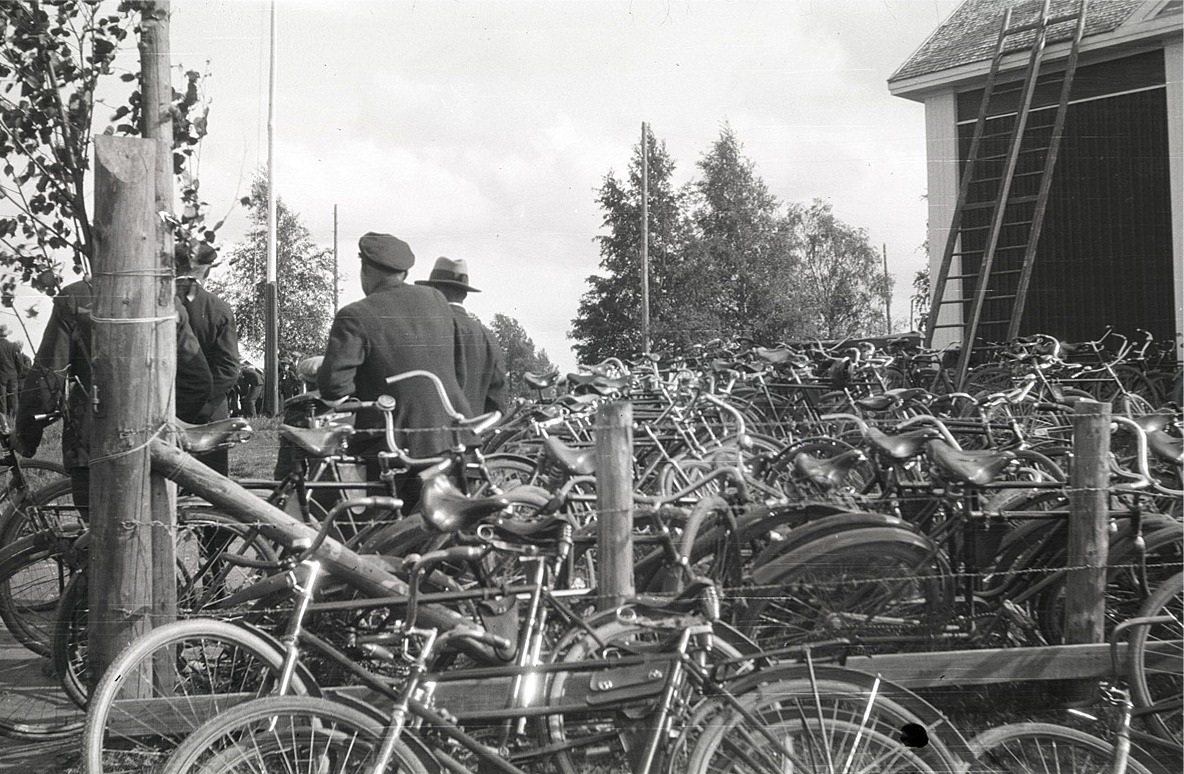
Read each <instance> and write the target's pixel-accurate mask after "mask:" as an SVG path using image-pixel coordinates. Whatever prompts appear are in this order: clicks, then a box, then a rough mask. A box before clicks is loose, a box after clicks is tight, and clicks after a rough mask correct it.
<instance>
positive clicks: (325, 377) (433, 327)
mask: <svg viewBox="0 0 1184 774" xmlns="http://www.w3.org/2000/svg"><path fill="white" fill-rule="evenodd" d="M358 254H359V257H360V258H361V279H362V292H364V293H365V294H366V297H365V298H363V299H362V300H361V301H355V302H354V303H352V304H348V305H346V306H344V307H342V308H341V310H340V311H339V312H337V316H336V317H334V318H333V325H332V327H331V328H330V329H329V343H328V345H327V346H326V348H325V359H324V360H323V361H322V362H321V367H320V369H318V371H317V386H318V388H319V389H320V393H321V399H322V400H323V401H325V402H327V403H329V404H330V405H332V403H333V402H335V401H340V400H342V399H344V398H347V397H349V396H351V395H352V396H354V397H356V398H358V399H359V400H374V399H375V398H377V397H378V396H379V395H383V394H388V395H391V396H393V397H394V398H395V401H396V402H397V408H396V409H395V415H394V420H395V427H396V428H397V429H398V431H400V432H396V439H397V442H398V443H399V444H400V446H402V447H403V448H404V449H406V450H407V451H408V453H409V454H410V455H411V456H412V457H430V456H433V455H436V454H439V453H440V452H442V451H444V450H446V449H448V448H449V447H451V446H452V444H453V443H454V442H455V440H454V437H453V434H452V432H451V431H450V430H449V428H450V427H451V425H452V418H451V417H450V416H449V415H448V414H447V413H446V411H445V409H444V406H443V405H442V404H441V402H440V398H439V397H438V396H437V393H436V388H435V386H434V385H433V384H432V383H431V382H430V381H428V380H427V379H425V378H413V379H407V380H405V381H401V382H396V383H395V384H392V385H388V384H387V383H386V379H387V377H388V376H394V375H396V374H400V373H403V372H405V371H412V370H416V369H423V370H425V371H430V372H431V373H433V374H435V375H436V376H438V377H440V381H441V382H443V384H444V391H445V392H446V393H447V395H448V399H449V400H450V401H451V402H452V406H453V408H454V409H456V410H457V411H460V412H462V413H464V414H465V415H468V414H469V413H470V410H469V403H468V401H467V400H465V394H464V391H463V390H461V386H460V381H459V380H458V379H457V373H456V359H457V355H456V352H457V348H458V342H457V339H458V334H457V326H456V322H455V319H454V317H453V315H452V310H451V309H450V308H449V307H448V302H447V301H446V300H445V299H444V296H442V295H441V294H440V291H438V290H435V289H433V288H427V287H417V286H415V285H409V284H407V283H406V279H407V270H408V269H410V268H411V267H412V266H413V265H414V264H415V255H414V254H413V253H412V252H411V248H410V247H408V246H407V243H406V242H404V241H403V240H401V239H398V238H396V237H393V236H391V235H390V234H376V233H373V232H371V233H368V234H366V235H365V236H363V237H362V238H361V239H360V240H358ZM382 422H383V420H382V417H381V416H379V415H378V412H374V411H367V412H359V414H358V417H357V421H356V423H355V426H356V427H358V428H368V427H381V426H382ZM402 431H406V432H402ZM378 448H380V446H379V445H377V444H376V445H373V446H371V447H370V448H365V447H363V448H361V449H356V451H358V452H360V453H361V454H362V455H363V456H369V454H368V453H376V452H377V450H378ZM376 472H377V465H376V464H375V463H371V464H370V473H371V474H374V473H376ZM371 480H375V479H371ZM417 483H418V479H416V478H415V477H414V476H408V477H406V479H405V480H404V481H403V482H400V491H399V496H400V497H402V498H403V500H404V501H405V502H406V507H407V508H408V509H410V508H412V507H414V506H413V503H414V502H415V501H417V500H418V497H419V494H418V491H417V489H416V485H417Z"/></svg>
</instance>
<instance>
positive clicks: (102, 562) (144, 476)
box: [88, 135, 176, 675]
mask: <svg viewBox="0 0 1184 774" xmlns="http://www.w3.org/2000/svg"><path fill="white" fill-rule="evenodd" d="M94 147H95V216H94V230H95V255H94V278H95V302H94V308H93V312H92V316H91V322H92V324H93V333H92V368H93V373H94V376H93V383H92V385H91V389H92V393H91V401H92V407H93V409H94V419H93V422H92V425H91V433H90V499H91V505H90V513H91V516H90V531H91V536H92V537H91V545H90V560H89V561H90V566H89V568H88V575H89V581H90V586H89V603H90V615H89V625H90V656H89V657H90V662H91V668H92V670H93V671H92V674H96V675H97V674H102V671H103V670H104V669H105V668H106V666H107V665H108V664H110V663H111V661H112V660H113V659H114V658H115V656H116V655H117V654H118V653H119V651H120V650H121V649H122V648H123V647H124V646H125V645H126V644H127V643H129V642H131V641H132V640H133V639H135V638H136V637H137V636H139V635H141V634H144V633H146V632H147V631H149V630H150V629H151V616H152V612H153V604H154V600H153V587H152V579H153V566H152V565H153V555H152V537H153V529H152V523H151V522H152V520H151V476H150V472H149V465H150V463H149V453H148V442H149V440H150V439H151V438H152V436H153V434H154V433H155V432H156V431H157V430H158V428H159V425H158V424H157V423H155V421H154V420H155V419H156V418H155V417H154V416H153V411H152V407H153V405H154V403H155V402H157V401H158V398H159V396H157V395H156V394H155V393H156V392H158V391H159V390H160V386H159V385H158V384H157V381H156V373H155V372H156V369H157V367H158V361H157V357H158V353H157V352H156V347H155V343H156V337H157V331H158V329H160V328H164V329H166V330H167V331H168V334H169V335H171V336H173V337H174V338H175V336H176V333H175V326H176V322H175V318H176V313H175V311H174V309H173V294H172V293H171V292H168V293H165V292H162V291H161V286H160V281H159V279H160V278H159V277H158V276H157V275H158V274H159V269H158V260H157V253H158V249H159V248H158V247H157V239H156V213H155V204H156V193H155V185H154V182H153V181H154V176H155V170H156V143H155V142H153V141H151V140H141V139H138V138H132V137H115V136H107V135H104V136H98V137H96V138H95V146H94ZM168 390H170V391H171V390H172V384H171V383H170V384H169V385H168ZM171 569H172V568H171V567H170V570H171ZM170 577H171V573H170Z"/></svg>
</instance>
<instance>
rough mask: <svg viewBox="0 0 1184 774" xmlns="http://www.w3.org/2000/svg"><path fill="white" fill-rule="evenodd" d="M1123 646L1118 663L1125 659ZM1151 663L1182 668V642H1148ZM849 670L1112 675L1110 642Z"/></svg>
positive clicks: (887, 658)
mask: <svg viewBox="0 0 1184 774" xmlns="http://www.w3.org/2000/svg"><path fill="white" fill-rule="evenodd" d="M1126 652H1127V651H1126V645H1120V646H1119V659H1120V661H1119V663H1120V664H1122V663H1124V662H1125V661H1126ZM1147 653H1148V657H1147V658H1148V665H1149V667H1151V668H1161V669H1164V670H1166V671H1174V672H1175V673H1176V674H1179V673H1180V657H1179V653H1180V642H1179V641H1176V642H1157V643H1148V647H1147ZM846 666H847V667H848V668H849V669H858V670H859V671H861V672H869V673H871V674H878V675H880V676H881V677H883V678H884V679H885V680H889V681H891V682H894V683H898V684H899V685H903V686H905V687H906V688H938V687H943V686H961V685H988V684H991V683H1014V682H1023V681H1027V680H1032V681H1043V680H1079V681H1093V680H1100V679H1105V678H1109V677H1111V676H1112V675H1113V669H1112V666H1111V663H1110V646H1109V644H1107V643H1091V644H1081V645H1049V646H1044V647H1034V648H993V649H990V650H947V651H937V652H932V653H892V654H884V655H880V656H859V657H856V658H849V659H847V662H846Z"/></svg>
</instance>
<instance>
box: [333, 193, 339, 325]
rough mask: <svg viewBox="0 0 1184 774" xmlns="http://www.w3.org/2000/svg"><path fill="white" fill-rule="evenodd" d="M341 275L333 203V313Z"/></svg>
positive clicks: (335, 207)
mask: <svg viewBox="0 0 1184 774" xmlns="http://www.w3.org/2000/svg"><path fill="white" fill-rule="evenodd" d="M340 284H341V275H340V274H339V273H338V271H337V205H336V204H334V205H333V314H334V315H336V314H337V291H338V286H339V285H340Z"/></svg>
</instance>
